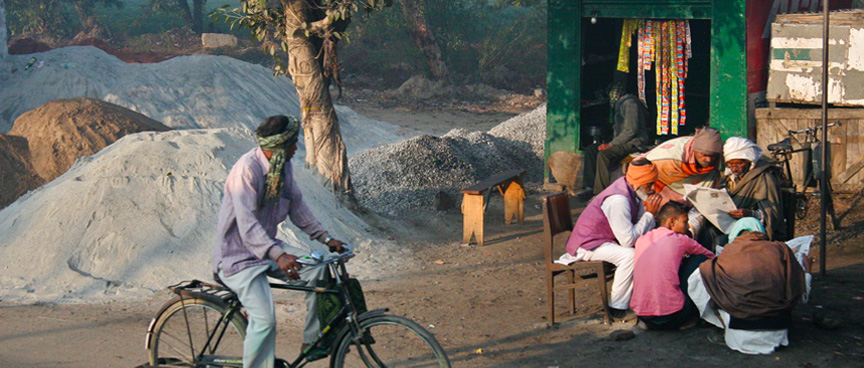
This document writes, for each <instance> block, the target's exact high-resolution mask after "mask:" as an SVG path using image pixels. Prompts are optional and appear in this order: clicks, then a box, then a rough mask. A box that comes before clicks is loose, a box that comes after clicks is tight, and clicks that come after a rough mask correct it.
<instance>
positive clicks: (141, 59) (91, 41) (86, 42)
mask: <svg viewBox="0 0 864 368" xmlns="http://www.w3.org/2000/svg"><path fill="white" fill-rule="evenodd" d="M69 46H94V47H96V48H99V49H101V50H102V51H105V52H106V53H108V54H111V55H114V56H116V57H117V58H118V59H120V60H123V61H125V62H127V63H158V62H160V61H165V60H168V59H170V58H172V57H174V56H175V55H172V54H167V53H157V52H153V51H142V52H135V51H130V50H128V49H117V48H116V47H113V46H111V45H109V44H108V43H107V42H105V41H104V40H102V39H99V38H95V37H84V38H75V39H73V40H72V41H71V42H69Z"/></svg>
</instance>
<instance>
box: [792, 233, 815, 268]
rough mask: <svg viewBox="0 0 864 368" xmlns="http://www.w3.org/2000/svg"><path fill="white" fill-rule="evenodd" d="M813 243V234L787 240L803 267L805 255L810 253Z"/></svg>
mask: <svg viewBox="0 0 864 368" xmlns="http://www.w3.org/2000/svg"><path fill="white" fill-rule="evenodd" d="M811 243H813V235H807V236H799V237H797V238H795V239H790V240H787V241H786V245H788V246H789V248H791V249H792V251H793V252H794V253H795V258H796V259H797V260H798V263H800V264H801V267H804V256H806V255H808V254H810V244H811Z"/></svg>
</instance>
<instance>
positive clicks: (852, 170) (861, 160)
mask: <svg viewBox="0 0 864 368" xmlns="http://www.w3.org/2000/svg"><path fill="white" fill-rule="evenodd" d="M862 167H864V156H861V157H858V161H855V163H853V164H852V165H851V166H849V168H847V169H846V171H843V172H842V173H840V174H838V175H837V176H835V177H834V179H835V180H836V182H837V183H839V184H846V182H847V181H849V179H851V178H852V177H853V176H855V174H857V173H858V171H861V168H862Z"/></svg>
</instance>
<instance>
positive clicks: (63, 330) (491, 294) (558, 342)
mask: <svg viewBox="0 0 864 368" xmlns="http://www.w3.org/2000/svg"><path fill="white" fill-rule="evenodd" d="M478 124H480V125H482V124H483V123H478ZM409 128H410V127H409ZM415 129H421V128H416V127H415ZM436 129H438V128H436ZM540 195H542V193H529V197H528V199H526V205H525V208H526V221H525V223H524V224H515V225H508V226H504V225H503V224H502V223H501V222H502V221H500V217H501V216H499V215H497V214H502V213H503V208H502V204H501V202H502V201H501V200H500V198H494V197H493V199H492V202H491V204H490V206H489V208H488V210H487V212H488V213H489V214H490V215H489V216H488V219H487V231H486V232H487V237H488V238H487V244H486V245H485V246H483V247H478V246H476V245H472V246H463V245H460V244H459V238H460V237H461V231H462V230H461V221H462V220H461V214H460V213H459V210H458V209H454V210H451V211H449V212H446V213H437V214H435V213H430V214H420V215H418V216H416V217H415V218H410V219H403V220H402V221H399V222H393V221H389V222H388V221H374V220H372V222H373V223H376V225H375V226H376V227H377V228H378V229H379V230H380V231H381V232H383V235H384V236H385V238H386V236H388V235H389V236H392V237H394V238H395V239H398V240H399V241H400V243H406V244H412V245H411V246H410V247H411V249H412V251H413V253H412V254H413V255H412V256H413V257H415V258H416V259H417V260H419V264H421V265H423V266H421V267H419V268H418V269H414V270H408V271H405V272H402V273H399V274H392V275H389V276H387V277H383V278H381V279H376V280H362V282H363V286H364V290H365V291H366V299H367V302H368V304H369V306H370V307H372V308H377V307H389V308H390V309H391V312H392V313H393V314H398V315H404V316H407V317H409V318H412V319H414V320H416V321H417V322H419V323H420V324H421V325H423V326H426V327H427V328H428V329H429V330H430V331H431V332H432V333H434V334H435V336H436V337H437V338H438V340H439V342H441V344H442V345H443V347H444V348H445V350H446V351H447V353H448V355H449V356H450V359H451V360H452V362H453V365H454V366H455V367H577V366H579V367H606V366H610V365H612V366H625V367H629V366H640V367H693V366H697V367H729V366H733V367H736V366H741V367H757V366H758V367H761V368H769V367H784V368H786V367H802V368H804V367H807V368H811V367H853V366H858V367H860V366H864V363H862V361H864V259H862V254H864V246H862V244H864V235H862V231H861V230H862V229H864V203H862V202H864V200H861V198H860V194H859V196H851V195H850V196H845V197H843V198H840V199H839V200H838V205H837V209H838V213H840V214H845V216H844V217H843V226H844V229H843V230H841V231H838V232H832V233H830V234H829V244H830V247H829V258H828V265H829V276H828V277H819V276H818V275H817V276H816V277H815V278H814V283H813V291H812V294H811V295H812V296H811V301H810V303H809V304H807V305H802V306H799V307H798V308H797V309H796V310H795V312H794V314H793V327H792V328H791V330H790V341H791V345H790V346H789V347H787V348H783V349H780V350H778V351H777V352H776V353H774V354H771V355H764V356H749V355H744V354H740V353H736V352H734V351H732V350H730V349H728V348H727V347H725V346H724V345H716V344H713V343H711V342H709V341H708V339H707V337H708V336H709V335H713V334H718V333H719V332H718V330H717V329H715V328H713V327H710V326H706V325H700V326H697V327H696V328H692V329H690V330H686V331H681V332H678V331H676V332H642V331H641V330H638V329H636V330H635V331H636V332H637V336H636V338H634V339H632V340H628V341H621V342H616V341H612V340H611V339H610V338H609V334H610V333H611V332H613V331H615V330H618V329H633V328H634V327H633V326H634V321H632V320H631V321H625V322H616V323H614V324H612V325H603V324H602V318H600V317H599V314H597V312H599V310H600V306H599V303H598V301H597V297H596V294H595V291H594V290H593V289H589V288H588V287H587V285H586V287H585V288H583V289H580V290H578V305H577V309H578V314H579V315H578V316H576V317H574V318H569V319H567V318H565V317H567V316H561V317H559V318H561V319H562V320H566V321H565V322H563V323H560V324H557V325H556V326H555V327H553V328H547V327H546V323H545V319H544V317H543V316H544V314H545V305H544V295H545V290H544V287H543V272H542V267H543V255H542V253H541V248H539V244H540V241H541V237H542V218H541V216H540V209H539V203H540V202H539V197H540ZM572 205H573V208H578V207H581V206H582V205H584V204H583V203H579V202H575V201H574V202H572ZM576 213H578V209H577V210H574V214H576ZM813 216H815V215H813V214H811V217H810V218H808V220H807V221H805V222H803V223H802V224H801V225H800V226H799V230H801V231H804V232H808V233H814V232H815V231H816V229H817V227H814V226H813V224H815V223H817V222H816V221H815V217H813ZM799 235H802V234H799ZM813 254H818V253H816V251H814V252H813ZM0 298H2V295H0ZM169 298H170V295H169V294H168V293H167V292H159V293H156V294H155V295H154V296H153V297H152V298H151V299H149V300H146V301H142V302H137V303H108V304H98V305H23V306H22V305H14V304H11V303H8V302H4V301H2V300H0V322H2V323H0V367H3V368H15V367H28V368H29V367H134V366H137V365H139V364H142V363H145V362H146V359H147V357H146V352H145V350H144V335H145V331H146V329H147V325H148V323H149V322H150V319H151V318H152V317H153V315H154V314H155V313H156V312H157V311H158V309H159V307H160V305H161V304H162V303H163V302H164V301H166V300H168V299H169ZM563 299H564V298H559V300H560V301H561V302H562V308H560V310H561V311H563V310H564V308H563V303H564V300H563ZM302 303H303V301H302V298H301V297H299V296H297V295H289V296H287V297H283V298H281V299H280V300H278V301H277V304H278V309H277V310H278V311H277V319H278V321H279V335H278V338H277V349H278V350H277V351H278V352H279V353H278V356H280V357H291V356H293V355H294V354H296V353H297V350H298V348H299V344H300V340H299V333H300V331H301V328H302V327H301V321H302ZM817 311H818V312H820V313H828V314H830V315H831V316H834V317H835V318H839V319H840V320H841V321H842V322H843V323H842V326H841V327H840V328H839V329H837V330H833V331H829V330H824V329H820V328H817V327H816V326H815V325H814V323H813V322H812V320H813V313H814V312H817ZM310 366H311V367H324V366H326V361H319V362H315V363H313V364H311V365H310Z"/></svg>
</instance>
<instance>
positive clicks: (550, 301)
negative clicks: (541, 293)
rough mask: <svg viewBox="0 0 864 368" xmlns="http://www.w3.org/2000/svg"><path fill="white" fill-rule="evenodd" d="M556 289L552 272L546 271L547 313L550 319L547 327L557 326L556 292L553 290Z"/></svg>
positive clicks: (547, 319)
mask: <svg viewBox="0 0 864 368" xmlns="http://www.w3.org/2000/svg"><path fill="white" fill-rule="evenodd" d="M553 287H554V280H553V279H552V272H550V271H548V270H547V271H546V313H547V315H548V317H547V318H546V325H547V326H549V327H552V325H554V324H555V292H554V291H553V290H552V288H553Z"/></svg>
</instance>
